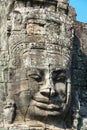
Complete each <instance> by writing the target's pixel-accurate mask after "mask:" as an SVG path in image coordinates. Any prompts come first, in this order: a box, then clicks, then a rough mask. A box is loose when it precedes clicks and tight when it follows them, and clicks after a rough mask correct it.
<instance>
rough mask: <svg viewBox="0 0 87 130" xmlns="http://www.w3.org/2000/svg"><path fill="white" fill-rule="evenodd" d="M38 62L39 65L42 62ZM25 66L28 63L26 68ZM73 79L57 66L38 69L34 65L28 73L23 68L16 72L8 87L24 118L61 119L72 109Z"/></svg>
mask: <svg viewBox="0 0 87 130" xmlns="http://www.w3.org/2000/svg"><path fill="white" fill-rule="evenodd" d="M40 57H41V54H40ZM56 57H57V55H56ZM40 59H41V58H40ZM36 61H38V62H39V59H37V60H36ZM59 62H60V61H59ZM41 63H42V61H41ZM25 64H27V62H26V63H23V64H22V65H25ZM28 64H29V63H28ZM24 74H25V75H26V78H25V75H24ZM69 76H70V75H69V70H68V69H67V68H63V67H61V66H57V65H56V63H55V62H54V63H52V65H51V64H49V65H48V66H45V64H44V65H42V66H40V65H39V64H38V67H37V66H35V65H34V64H33V65H32V66H29V67H27V68H25V69H24V68H23V66H22V68H21V69H16V70H15V72H14V76H13V79H11V81H12V83H10V85H8V86H10V87H11V88H9V90H11V92H10V93H11V94H12V93H13V95H14V97H15V102H16V105H17V108H18V109H19V110H20V112H21V114H22V115H23V116H24V118H30V117H33V116H34V117H36V118H37V117H48V118H49V117H54V116H55V117H56V116H60V117H61V116H63V115H64V113H66V111H67V109H68V102H69V95H68V94H69V92H70V77H69Z"/></svg>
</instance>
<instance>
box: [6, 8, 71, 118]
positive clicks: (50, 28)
mask: <svg viewBox="0 0 87 130" xmlns="http://www.w3.org/2000/svg"><path fill="white" fill-rule="evenodd" d="M22 9H23V8H17V9H15V11H14V12H13V14H12V15H13V16H12V20H13V23H14V24H12V33H11V35H10V37H9V45H10V48H11V49H12V50H11V49H9V50H10V54H11V55H12V56H11V57H12V59H14V58H15V62H14V64H15V63H16V65H15V67H14V69H12V72H10V71H9V82H8V95H11V96H12V97H11V98H14V100H15V102H16V106H17V110H18V112H19V113H17V114H20V113H21V115H22V116H23V117H24V119H26V118H28V119H30V118H31V117H34V119H37V118H39V117H46V118H48V119H49V118H50V117H59V119H60V118H63V117H64V116H65V114H66V112H67V110H68V108H69V100H70V91H71V84H70V70H69V67H68V65H67V64H68V62H69V60H66V59H67V58H66V54H65V55H64V52H63V51H64V49H65V48H64V46H63V45H61V44H62V43H64V45H65V44H66V43H68V45H69V44H70V41H69V37H71V33H70V34H69V36H67V33H66V32H65V27H64V26H65V24H64V23H63V22H62V23H61V22H60V21H61V18H60V20H59V19H57V13H53V14H51V13H50V12H49V11H48V13H47V12H44V11H46V10H42V9H40V10H38V9H34V8H32V7H31V8H27V9H25V8H24V10H22ZM29 9H30V10H29ZM27 10H28V11H27ZM22 11H24V12H22ZM23 13H24V14H25V15H24V14H23ZM50 15H52V19H51V18H50V17H49V16H50ZM25 16H26V19H25ZM58 17H59V16H58ZM41 18H42V19H41ZM64 18H65V17H64ZM56 19H57V20H56ZM24 20H27V22H26V24H24V23H23V22H24ZM16 32H17V33H16ZM63 40H65V41H63ZM12 43H13V44H12ZM65 46H66V45H65ZM16 49H18V51H17V50H16ZM17 59H18V60H17ZM10 62H11V61H10ZM65 62H66V63H65ZM17 64H19V66H17ZM9 66H10V65H9Z"/></svg>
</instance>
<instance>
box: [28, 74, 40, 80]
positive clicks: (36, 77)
mask: <svg viewBox="0 0 87 130" xmlns="http://www.w3.org/2000/svg"><path fill="white" fill-rule="evenodd" d="M29 77H30V78H32V79H34V80H36V81H37V82H40V81H41V80H42V77H41V76H40V75H38V74H31V75H29Z"/></svg>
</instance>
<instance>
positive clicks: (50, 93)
mask: <svg viewBox="0 0 87 130" xmlns="http://www.w3.org/2000/svg"><path fill="white" fill-rule="evenodd" d="M40 93H41V94H42V95H44V96H47V97H50V96H54V95H55V90H54V89H53V88H42V89H41V90H40Z"/></svg>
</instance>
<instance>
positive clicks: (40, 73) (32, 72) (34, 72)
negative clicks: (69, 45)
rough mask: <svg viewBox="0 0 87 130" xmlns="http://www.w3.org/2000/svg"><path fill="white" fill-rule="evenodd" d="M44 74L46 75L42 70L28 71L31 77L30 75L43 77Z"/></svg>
mask: <svg viewBox="0 0 87 130" xmlns="http://www.w3.org/2000/svg"><path fill="white" fill-rule="evenodd" d="M43 74H44V73H43V71H42V70H40V69H30V70H29V71H28V76H30V75H38V76H42V75H43Z"/></svg>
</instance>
